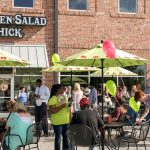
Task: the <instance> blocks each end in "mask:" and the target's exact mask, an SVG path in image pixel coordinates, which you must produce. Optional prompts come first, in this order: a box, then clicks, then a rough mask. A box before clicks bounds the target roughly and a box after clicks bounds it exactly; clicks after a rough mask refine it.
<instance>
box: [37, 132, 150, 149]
mask: <svg viewBox="0 0 150 150" xmlns="http://www.w3.org/2000/svg"><path fill="white" fill-rule="evenodd" d="M113 138H114V137H113ZM146 146H147V147H148V146H150V132H149V134H148V137H147V139H146ZM39 149H40V150H46V149H49V150H54V136H52V134H51V136H49V137H41V138H40V141H39ZM105 149H106V150H107V147H105ZM120 149H121V150H127V143H121V146H120ZM135 149H136V147H135V144H131V145H130V150H135ZM143 149H144V144H143V142H139V144H138V150H143ZM147 149H148V148H147ZM78 150H89V149H88V147H78Z"/></svg>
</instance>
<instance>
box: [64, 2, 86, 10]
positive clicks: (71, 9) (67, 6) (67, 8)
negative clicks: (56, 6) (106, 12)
mask: <svg viewBox="0 0 150 150" xmlns="http://www.w3.org/2000/svg"><path fill="white" fill-rule="evenodd" d="M69 1H70V0H67V10H68V11H88V6H89V0H86V9H85V10H78V9H70V8H69Z"/></svg>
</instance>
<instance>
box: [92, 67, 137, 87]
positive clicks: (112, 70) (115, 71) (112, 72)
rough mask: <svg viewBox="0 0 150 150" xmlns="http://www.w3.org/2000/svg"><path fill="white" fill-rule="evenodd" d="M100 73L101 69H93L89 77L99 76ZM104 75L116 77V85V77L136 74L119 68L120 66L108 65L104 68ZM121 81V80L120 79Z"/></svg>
mask: <svg viewBox="0 0 150 150" xmlns="http://www.w3.org/2000/svg"><path fill="white" fill-rule="evenodd" d="M101 75H102V70H101V69H100V70H98V71H95V72H93V73H91V74H90V77H100V76H101ZM104 76H106V77H110V76H112V77H117V86H118V77H131V76H138V74H136V73H134V72H132V71H130V70H127V69H124V68H121V67H109V68H104ZM122 82H123V80H122Z"/></svg>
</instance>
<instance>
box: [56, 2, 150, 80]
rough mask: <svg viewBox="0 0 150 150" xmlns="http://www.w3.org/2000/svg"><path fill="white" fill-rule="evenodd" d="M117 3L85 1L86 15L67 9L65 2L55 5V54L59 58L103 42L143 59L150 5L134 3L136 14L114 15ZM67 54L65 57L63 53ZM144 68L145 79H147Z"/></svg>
mask: <svg viewBox="0 0 150 150" xmlns="http://www.w3.org/2000/svg"><path fill="white" fill-rule="evenodd" d="M118 1H119V0H94V1H93V0H89V1H88V10H87V11H71V10H68V9H67V5H68V4H67V0H60V1H59V19H58V21H59V25H58V30H59V37H58V41H59V42H58V45H59V54H60V56H61V57H62V58H65V57H66V56H68V55H71V54H74V53H77V52H79V51H81V50H83V49H87V48H90V47H93V46H94V45H96V44H98V43H100V41H101V40H102V39H103V40H105V39H110V40H111V41H113V43H114V44H115V46H116V47H117V48H118V49H122V50H126V51H127V52H130V53H133V54H136V55H138V56H141V57H143V58H146V59H148V60H149V59H150V58H149V56H150V55H149V54H150V38H149V34H150V27H149V22H150V2H149V1H147V0H146V1H138V4H137V6H138V12H137V13H136V14H125V13H124V14H123V13H118ZM66 52H67V53H66ZM149 69H150V65H147V72H148V74H147V78H148V79H149V78H150V72H149Z"/></svg>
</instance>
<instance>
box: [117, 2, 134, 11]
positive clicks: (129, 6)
mask: <svg viewBox="0 0 150 150" xmlns="http://www.w3.org/2000/svg"><path fill="white" fill-rule="evenodd" d="M119 12H127V13H136V12H137V0H119Z"/></svg>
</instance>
